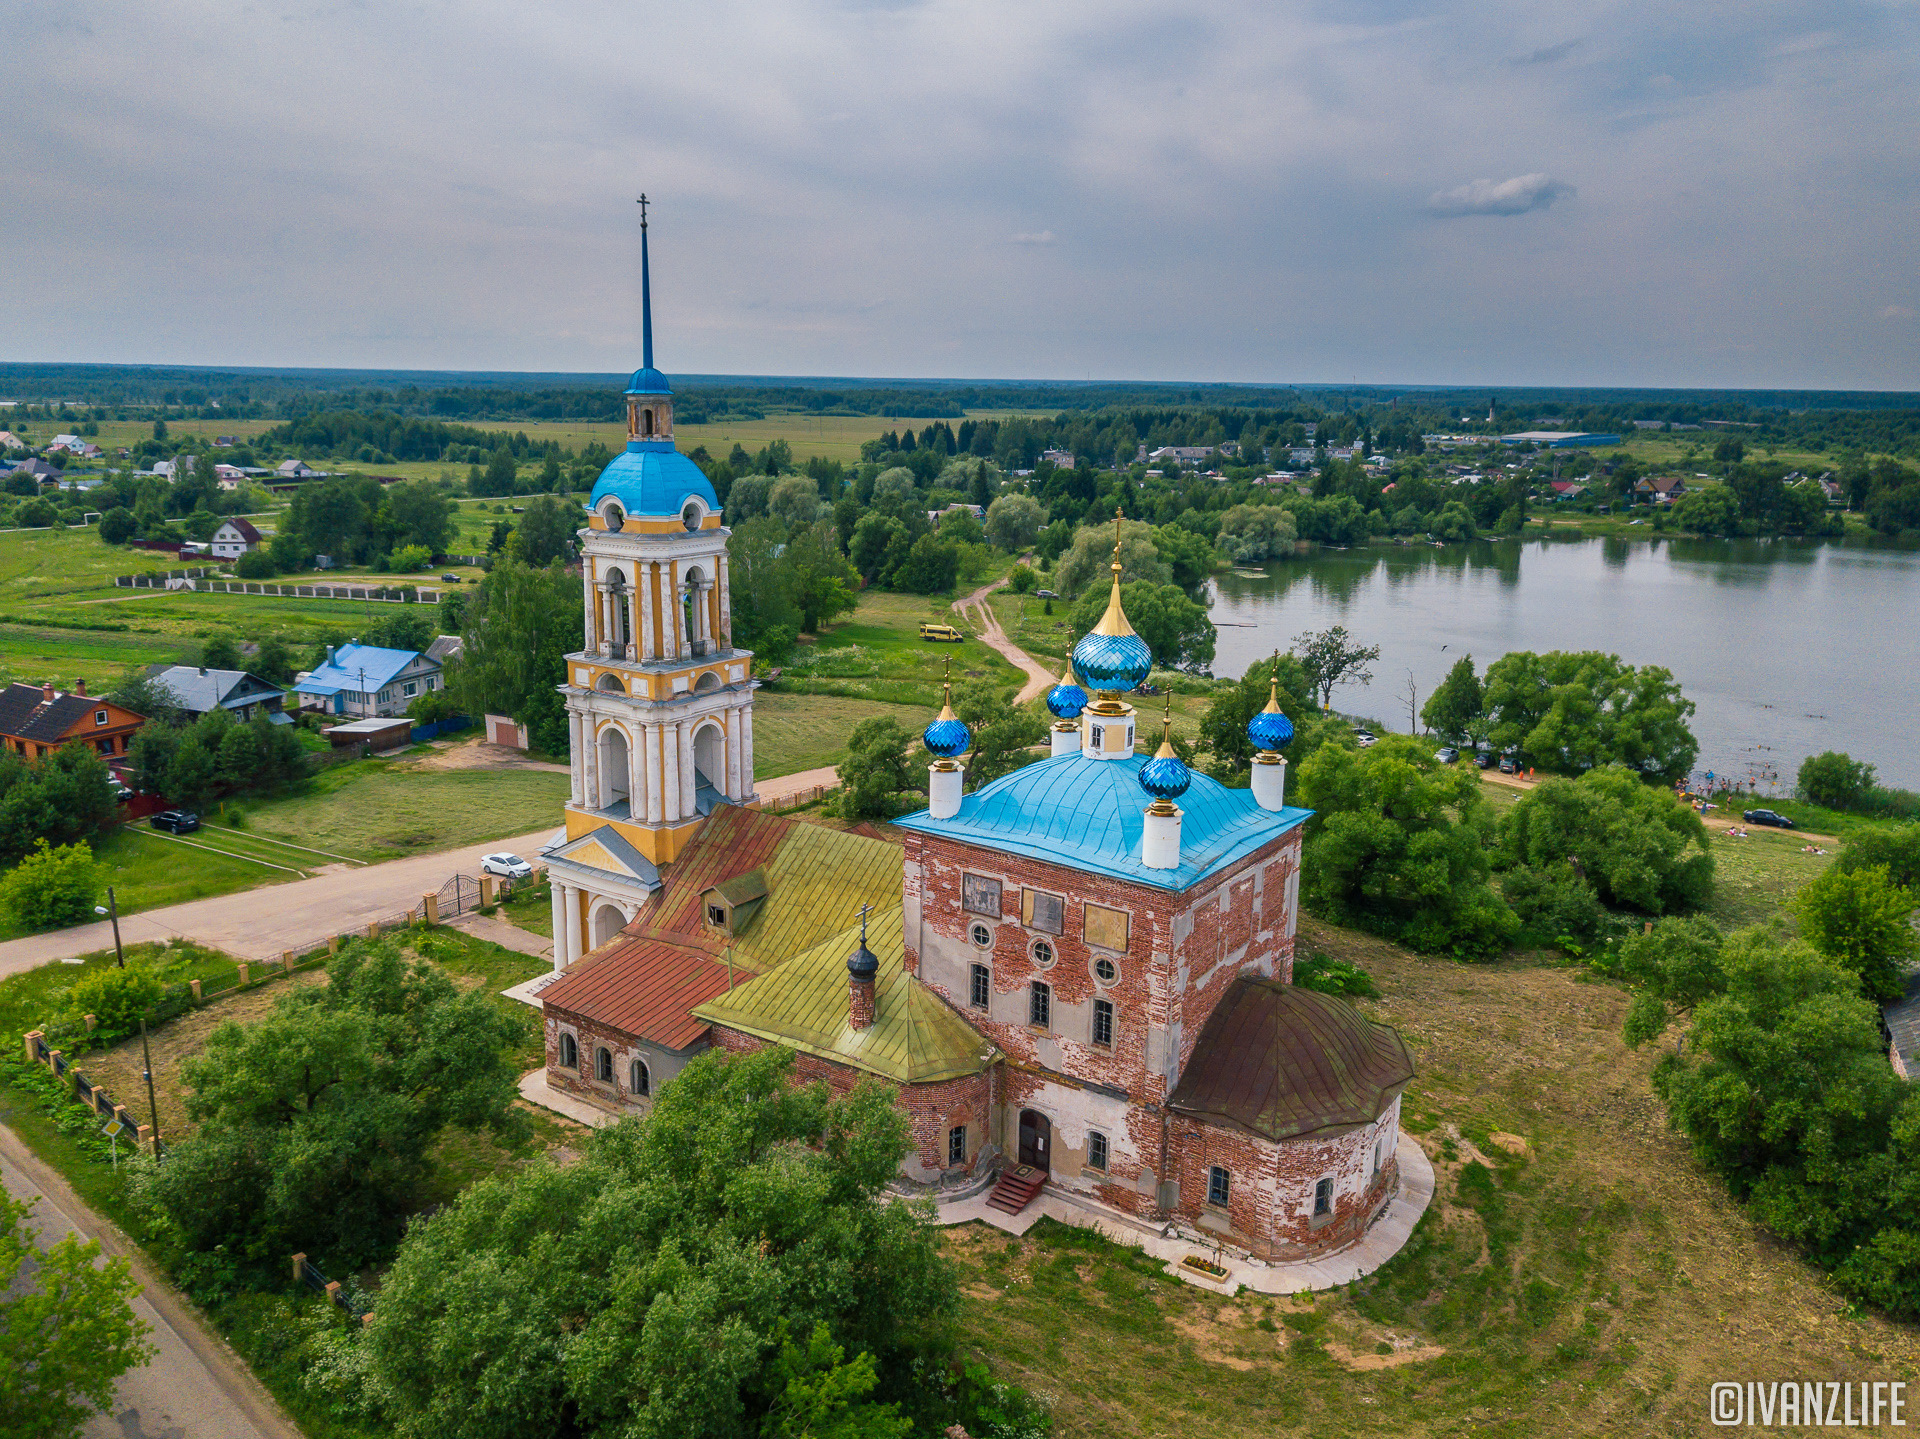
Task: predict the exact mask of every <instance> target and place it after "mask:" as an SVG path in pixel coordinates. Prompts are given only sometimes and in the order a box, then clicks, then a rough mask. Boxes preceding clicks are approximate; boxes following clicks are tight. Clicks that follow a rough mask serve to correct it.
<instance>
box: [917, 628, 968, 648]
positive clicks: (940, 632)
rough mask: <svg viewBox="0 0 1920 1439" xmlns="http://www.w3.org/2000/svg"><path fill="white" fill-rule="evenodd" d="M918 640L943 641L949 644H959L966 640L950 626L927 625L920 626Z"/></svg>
mask: <svg viewBox="0 0 1920 1439" xmlns="http://www.w3.org/2000/svg"><path fill="white" fill-rule="evenodd" d="M920 638H921V639H923V640H944V641H946V642H947V643H949V644H956V645H957V644H959V643H960V641H962V640H964V639H965V638H966V636H965V635H963V634H961V633H960V631H958V630H957V629H955V628H954V627H953V626H952V625H934V624H927V625H922V626H920Z"/></svg>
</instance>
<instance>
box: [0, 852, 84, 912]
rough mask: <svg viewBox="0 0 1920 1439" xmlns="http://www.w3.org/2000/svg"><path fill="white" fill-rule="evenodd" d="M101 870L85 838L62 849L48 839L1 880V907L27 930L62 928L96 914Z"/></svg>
mask: <svg viewBox="0 0 1920 1439" xmlns="http://www.w3.org/2000/svg"><path fill="white" fill-rule="evenodd" d="M99 892H100V871H99V869H98V867H97V866H96V865H95V864H94V862H93V850H92V848H91V847H90V846H89V845H88V844H87V843H86V841H85V840H81V841H79V842H77V843H74V844H63V845H61V846H60V847H59V848H57V849H56V848H54V847H52V846H51V845H49V844H48V843H47V842H46V841H45V840H44V839H43V840H41V841H40V842H39V843H38V844H37V845H35V846H34V849H33V853H32V854H30V855H28V856H27V857H26V858H25V859H23V860H21V861H20V863H19V864H18V865H17V866H15V868H14V871H13V873H12V874H10V875H8V876H7V877H6V879H5V880H4V881H0V906H3V907H4V908H5V909H6V911H7V913H8V914H10V915H11V916H13V920H14V923H16V924H18V925H20V926H22V927H23V928H26V929H60V928H63V927H64V926H66V925H70V924H80V923H82V922H83V921H85V920H88V919H91V918H92V917H93V901H94V897H95V896H96V895H97V894H98V893H99Z"/></svg>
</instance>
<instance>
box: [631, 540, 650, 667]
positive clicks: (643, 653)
mask: <svg viewBox="0 0 1920 1439" xmlns="http://www.w3.org/2000/svg"><path fill="white" fill-rule="evenodd" d="M633 582H634V585H635V587H636V588H637V589H638V590H639V591H640V658H641V659H642V660H650V659H652V658H653V656H654V647H653V589H654V577H653V565H652V563H651V562H648V563H646V564H643V565H641V566H639V567H638V573H637V574H636V575H635V576H634V581H633Z"/></svg>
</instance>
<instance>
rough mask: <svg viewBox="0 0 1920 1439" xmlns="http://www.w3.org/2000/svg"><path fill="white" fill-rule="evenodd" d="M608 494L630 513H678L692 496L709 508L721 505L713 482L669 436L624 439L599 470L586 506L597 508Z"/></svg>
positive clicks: (657, 516) (660, 516) (660, 515)
mask: <svg viewBox="0 0 1920 1439" xmlns="http://www.w3.org/2000/svg"><path fill="white" fill-rule="evenodd" d="M608 495H612V496H613V497H614V498H615V499H616V500H618V501H619V502H620V505H621V507H622V508H623V509H625V510H626V512H627V513H628V514H629V515H643V516H646V517H648V518H651V519H663V518H666V517H668V516H677V515H678V514H679V513H680V512H681V511H682V510H684V509H685V508H686V505H687V501H688V500H693V499H697V500H699V501H700V503H701V504H703V505H705V506H706V507H707V508H708V509H709V510H717V509H719V508H720V497H719V496H718V495H716V494H715V493H714V492H713V485H712V483H711V482H710V481H709V480H708V479H707V477H706V476H705V475H704V474H702V473H701V472H700V467H699V466H698V465H696V464H695V463H694V462H693V461H692V460H690V459H688V458H687V457H686V456H685V455H683V454H681V453H680V452H679V451H678V450H676V449H674V447H673V441H671V440H629V441H627V448H626V449H625V450H624V451H622V452H621V453H620V454H617V455H615V456H614V457H613V463H612V464H610V465H608V466H607V467H606V468H605V469H604V470H602V471H601V472H600V478H599V479H598V480H597V481H595V482H594V486H593V494H592V496H591V497H589V499H588V500H587V507H588V508H589V509H595V510H597V509H599V508H600V502H601V501H602V500H604V499H605V498H606V497H607V496H608Z"/></svg>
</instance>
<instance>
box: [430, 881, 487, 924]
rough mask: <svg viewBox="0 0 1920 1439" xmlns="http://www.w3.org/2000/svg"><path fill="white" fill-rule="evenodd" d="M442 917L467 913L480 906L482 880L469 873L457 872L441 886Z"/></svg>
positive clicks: (445, 918)
mask: <svg viewBox="0 0 1920 1439" xmlns="http://www.w3.org/2000/svg"><path fill="white" fill-rule="evenodd" d="M439 906H440V918H441V919H442V920H443V921H444V920H448V919H451V918H452V917H453V916H454V915H456V914H465V913H466V912H467V911H468V910H473V909H478V908H479V907H480V881H479V880H477V879H475V878H474V877H473V876H472V875H469V874H456V875H455V876H454V877H453V878H452V879H450V880H448V881H447V882H446V883H445V884H443V885H441V886H440V894H439Z"/></svg>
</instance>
